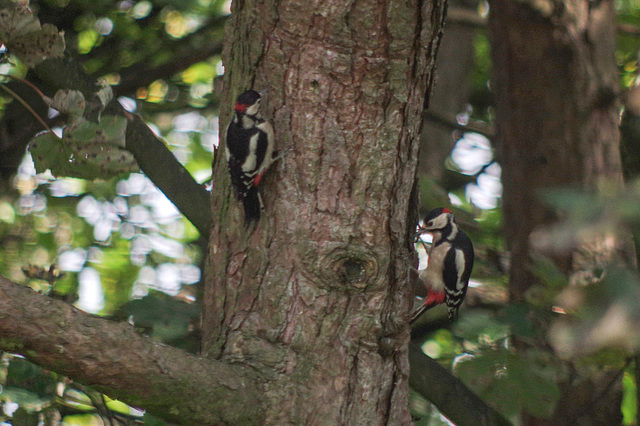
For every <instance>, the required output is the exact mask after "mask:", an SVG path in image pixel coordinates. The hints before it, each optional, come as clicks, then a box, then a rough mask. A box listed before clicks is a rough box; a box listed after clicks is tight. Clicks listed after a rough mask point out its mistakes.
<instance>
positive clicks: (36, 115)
mask: <svg viewBox="0 0 640 426" xmlns="http://www.w3.org/2000/svg"><path fill="white" fill-rule="evenodd" d="M0 87H1V88H2V89H3V90H4V91H5V92H7V93H9V95H11V96H12V97H13V98H14V99H15V100H16V101H18V102H20V103H21V104H22V106H23V107H25V108H26V110H27V111H29V112H30V113H31V115H33V116H34V117H35V119H36V120H38V122H40V124H42V126H43V127H44V128H45V129H46V130H47V131H48V132H49V133H51V134H52V135H55V133H53V130H51V128H50V127H49V126H48V125H47V123H45V122H44V120H43V119H42V118H41V117H40V116H39V115H38V113H37V112H35V111H34V109H33V108H31V105H29V104H28V103H27V102H26V101H25V100H24V99H22V98H21V97H20V95H18V94H17V93H16V92H14V91H13V90H11V89H9V88H8V87H7V86H6V85H5V84H0Z"/></svg>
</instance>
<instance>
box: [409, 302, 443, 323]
mask: <svg viewBox="0 0 640 426" xmlns="http://www.w3.org/2000/svg"><path fill="white" fill-rule="evenodd" d="M438 305H439V303H423V304H422V305H420V307H419V308H418V309H416V310H414V311H413V312H412V313H411V318H410V319H409V324H413V323H414V322H416V321H417V320H418V318H420V316H421V315H422V314H424V313H425V312H427V311H428V310H429V309H431V308H435V307H436V306H438Z"/></svg>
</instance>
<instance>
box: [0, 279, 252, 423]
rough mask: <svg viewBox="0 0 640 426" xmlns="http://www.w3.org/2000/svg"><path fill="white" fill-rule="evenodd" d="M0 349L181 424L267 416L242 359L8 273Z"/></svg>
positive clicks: (1, 300) (0, 283)
mask: <svg viewBox="0 0 640 426" xmlns="http://www.w3.org/2000/svg"><path fill="white" fill-rule="evenodd" d="M0 349H2V350H4V351H9V352H12V353H18V354H21V355H24V356H25V357H26V358H27V359H29V360H30V361H32V362H34V363H36V364H38V365H40V366H41V367H44V368H47V369H50V370H53V371H56V372H57V373H60V374H63V375H66V376H69V377H72V378H73V379H74V380H77V381H79V382H81V383H84V384H86V385H89V386H91V387H93V388H94V389H96V390H99V391H101V392H104V393H106V394H107V395H109V396H111V397H112V398H118V399H121V400H122V401H124V402H126V403H128V404H130V405H133V406H137V407H143V408H144V409H145V410H148V411H149V412H151V413H153V414H155V415H157V416H161V417H162V418H164V419H166V420H169V421H174V422H178V423H180V424H199V425H210V424H259V423H261V422H262V420H263V412H262V411H261V409H260V398H261V396H260V394H259V393H258V391H257V388H256V387H255V385H254V382H253V381H252V380H251V379H250V376H249V374H246V373H247V372H246V371H245V369H244V368H243V367H242V366H239V365H236V366H230V365H227V364H225V363H222V362H218V361H213V360H207V359H203V358H199V357H196V356H193V355H191V354H188V353H186V352H184V351H182V350H180V349H176V348H173V347H171V346H166V345H163V344H160V343H158V342H155V341H154V340H152V339H151V338H150V337H146V336H141V335H139V334H137V333H136V332H135V331H134V327H133V326H131V325H129V324H127V323H120V322H113V321H108V320H106V319H103V318H99V317H96V316H93V315H89V314H87V313H84V312H82V311H80V310H79V309H76V308H74V307H73V306H71V305H69V304H67V303H64V302H61V301H59V300H54V299H51V298H48V297H45V296H43V295H41V294H37V293H36V292H34V291H32V290H31V289H29V288H28V287H24V286H21V285H18V284H15V283H12V282H11V281H9V280H7V279H5V278H3V277H0ZM205 389H206V391H204V390H205ZM247 406H251V407H253V408H252V409H251V410H246V409H244V408H243V407H247Z"/></svg>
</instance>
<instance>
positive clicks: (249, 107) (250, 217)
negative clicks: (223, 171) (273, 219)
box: [225, 90, 275, 226]
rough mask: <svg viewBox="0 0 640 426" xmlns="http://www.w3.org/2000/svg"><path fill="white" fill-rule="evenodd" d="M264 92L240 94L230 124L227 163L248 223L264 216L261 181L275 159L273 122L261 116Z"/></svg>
mask: <svg viewBox="0 0 640 426" xmlns="http://www.w3.org/2000/svg"><path fill="white" fill-rule="evenodd" d="M260 102H261V96H260V93H258V92H256V91H255V90H247V91H246V92H243V93H241V94H240V96H238V98H237V100H236V103H235V107H234V114H233V118H232V119H231V122H230V123H229V126H228V127H227V136H226V142H227V144H226V148H225V153H226V157H227V166H228V168H229V174H230V175H231V184H232V185H233V189H234V193H235V196H236V199H238V200H239V201H242V202H243V204H244V218H245V224H246V225H247V226H248V225H249V224H251V222H254V221H255V222H257V221H258V220H259V219H260V210H261V208H262V201H261V199H260V194H259V192H258V185H259V184H260V181H261V179H262V177H263V176H264V173H265V172H266V171H267V169H268V168H269V166H270V165H271V163H273V161H274V155H275V152H274V149H273V147H274V135H273V127H272V126H271V124H270V123H269V122H268V121H266V120H265V119H263V118H262V117H260V114H259V109H260Z"/></svg>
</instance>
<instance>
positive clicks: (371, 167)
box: [203, 0, 444, 425]
mask: <svg viewBox="0 0 640 426" xmlns="http://www.w3.org/2000/svg"><path fill="white" fill-rule="evenodd" d="M443 15H444V0H430V1H424V0H409V1H406V2H400V1H396V0H387V1H378V0H357V1H355V2H347V3H345V2H343V1H337V0H330V1H316V2H314V1H311V2H310V1H300V0H284V1H277V0H266V1H262V2H259V1H253V0H247V1H236V2H234V3H233V16H232V18H231V20H230V22H229V24H228V27H227V34H226V44H225V50H224V53H223V59H224V63H225V70H226V71H225V91H224V93H223V101H222V105H223V106H224V109H223V111H222V113H221V117H220V122H221V125H222V126H225V125H226V123H227V122H228V120H229V112H230V111H231V108H232V99H233V97H234V96H235V95H237V94H238V93H240V92H241V91H243V90H245V89H247V88H250V87H253V88H256V89H258V90H260V89H264V88H269V92H268V95H267V97H266V99H265V101H264V102H263V109H264V115H265V116H267V117H269V118H270V119H271V120H272V122H273V124H274V127H275V132H276V139H277V148H278V149H279V150H283V149H285V148H292V151H291V152H289V154H288V155H287V157H286V159H285V162H284V164H283V165H280V164H276V165H274V166H273V167H272V169H271V170H270V171H269V172H268V173H267V176H266V178H265V180H263V182H264V185H263V186H262V190H261V191H262V197H263V200H264V203H265V208H266V210H265V213H264V215H263V217H262V218H261V220H260V223H259V224H258V226H257V228H256V229H255V231H251V230H249V231H247V230H245V229H244V226H243V214H242V209H241V205H240V203H238V202H236V201H235V200H234V199H233V197H232V195H231V192H230V185H229V179H228V177H227V171H226V165H225V164H224V156H221V155H217V156H216V159H215V164H214V179H213V181H214V184H215V185H214V186H215V187H214V189H213V199H212V202H213V215H214V223H215V225H214V226H213V229H212V232H211V240H210V253H209V272H210V274H209V278H208V282H207V287H206V290H205V298H204V304H205V306H204V309H205V314H204V319H203V351H204V354H205V355H207V356H209V357H212V358H216V359H221V360H224V361H227V362H231V363H233V362H238V363H243V364H246V365H250V366H252V367H253V368H255V369H256V371H258V372H260V373H261V375H262V377H263V380H262V382H261V386H262V390H263V391H264V394H265V395H266V399H267V400H268V404H267V407H266V410H267V423H269V424H371V425H374V424H388V423H392V424H407V423H409V422H410V416H409V413H408V406H407V393H408V385H407V383H408V374H409V371H408V362H407V343H408V340H409V329H408V323H407V319H408V312H409V309H410V302H411V290H410V286H409V283H408V280H407V277H408V273H409V271H410V270H411V269H413V268H415V267H416V266H417V261H416V258H415V254H414V250H413V246H412V241H413V233H414V231H415V225H416V222H417V217H416V213H415V211H414V206H415V203H416V202H417V200H416V197H415V190H414V181H415V173H416V165H417V161H418V145H419V141H418V138H419V127H420V119H421V113H422V109H423V105H424V100H425V93H426V92H427V90H428V89H429V87H430V85H431V83H432V79H433V68H434V60H435V54H436V51H437V46H438V41H439V38H440V31H441V28H442V22H443V17H444V16H443ZM247 409H251V407H247Z"/></svg>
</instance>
